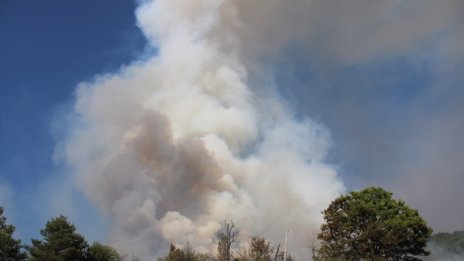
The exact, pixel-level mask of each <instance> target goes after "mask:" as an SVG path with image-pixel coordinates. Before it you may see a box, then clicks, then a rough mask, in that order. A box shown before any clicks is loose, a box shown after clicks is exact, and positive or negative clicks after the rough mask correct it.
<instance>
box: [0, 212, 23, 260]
mask: <svg viewBox="0 0 464 261" xmlns="http://www.w3.org/2000/svg"><path fill="white" fill-rule="evenodd" d="M14 232H15V227H14V226H13V225H8V224H6V218H5V217H4V216H3V208H2V207H0V260H2V261H22V260H26V254H25V253H24V252H23V251H22V245H21V240H19V239H14V238H13V233H14Z"/></svg>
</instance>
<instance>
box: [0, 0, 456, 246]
mask: <svg viewBox="0 0 464 261" xmlns="http://www.w3.org/2000/svg"><path fill="white" fill-rule="evenodd" d="M456 3H457V2H454V1H443V2H442V3H441V4H438V5H439V6H438V7H439V8H438V9H436V8H434V4H431V2H430V1H427V3H424V4H421V3H420V2H417V1H415V2H413V3H412V4H411V6H408V5H407V4H404V5H402V6H400V8H403V9H401V10H400V11H398V13H395V14H403V12H401V11H404V12H405V13H406V14H407V15H404V16H401V15H399V16H400V18H398V19H396V20H395V19H394V17H393V18H392V17H391V15H387V13H388V12H387V11H379V10H378V8H379V7H375V6H374V7H371V6H368V5H363V6H362V8H366V10H371V11H372V10H373V13H376V12H378V13H380V14H382V15H384V16H385V17H383V16H382V17H381V18H384V20H382V19H381V18H377V17H375V15H372V16H369V17H367V16H366V20H367V21H365V22H364V21H361V22H360V23H356V22H353V23H351V21H352V20H356V19H354V18H353V17H354V16H355V15H356V12H354V11H352V10H351V11H350V10H346V11H345V10H344V9H343V12H340V13H342V15H340V13H339V12H337V10H338V9H336V8H333V10H332V9H330V10H329V11H327V15H326V16H324V17H322V18H318V19H319V20H318V19H316V18H314V21H316V22H318V25H319V26H321V25H323V26H321V27H322V28H325V29H326V31H325V30H321V29H320V28H317V29H314V28H312V27H311V26H309V24H310V23H312V20H310V21H307V20H306V18H301V19H300V20H298V19H297V18H295V19H297V20H296V21H299V22H301V21H303V22H302V24H303V25H302V26H301V27H300V26H293V25H294V24H292V20H291V19H288V17H287V16H286V15H285V13H284V14H282V15H280V14H279V15H276V16H272V15H262V17H260V15H257V16H251V15H250V14H247V13H246V12H250V13H252V10H254V9H251V8H249V9H247V10H246V11H244V12H245V15H244V18H243V19H244V22H249V23H250V24H252V25H253V26H254V27H253V28H254V31H253V32H259V33H256V35H259V36H260V37H262V39H267V40H269V39H270V40H269V41H266V42H263V40H262V39H261V38H260V39H255V38H253V37H251V38H250V39H249V40H250V42H251V44H250V45H253V44H256V46H259V49H260V50H261V48H262V50H263V51H262V53H261V52H256V50H255V49H253V48H250V50H251V51H250V52H253V55H261V56H263V57H264V58H262V57H260V59H261V60H262V61H264V63H266V64H267V65H266V66H267V69H268V70H269V71H271V72H273V73H272V75H273V77H274V80H275V82H276V83H277V85H278V88H279V92H280V93H281V94H282V96H283V97H284V98H285V100H286V103H288V104H289V106H290V107H292V108H294V110H295V113H296V115H297V117H301V118H304V117H311V118H312V119H315V120H316V121H317V122H320V123H322V124H323V125H325V126H326V127H327V128H328V129H329V130H330V132H331V134H332V138H333V141H334V145H333V148H332V150H331V152H330V154H329V159H328V160H329V161H330V162H331V163H333V164H336V165H337V166H338V170H339V174H340V176H341V178H342V180H343V181H344V182H345V184H346V185H347V187H348V189H358V188H362V187H365V186H370V185H377V186H383V187H386V188H387V189H389V190H392V191H393V192H395V195H396V196H398V197H401V198H404V199H405V200H406V201H407V202H409V203H411V205H412V206H413V207H415V208H418V209H419V210H420V211H421V212H423V213H424V216H425V217H426V218H427V219H428V220H429V222H430V223H431V224H432V226H434V228H436V229H437V230H456V229H463V227H464V223H463V220H464V211H463V210H461V209H458V207H454V206H453V204H450V203H458V202H459V200H460V198H462V196H464V195H463V192H462V189H461V185H462V184H464V183H463V182H464V177H463V176H464V173H463V171H464V165H463V162H464V158H463V156H462V155H464V153H463V148H464V146H463V145H464V134H463V133H464V105H463V104H464V87H463V85H462V81H463V80H464V78H463V76H462V73H461V72H462V69H463V68H464V57H463V55H464V51H463V48H464V47H463V46H464V42H462V39H464V37H463V38H460V37H461V35H463V32H462V28H464V23H463V17H464V15H463V13H462V12H464V9H459V7H462V5H459V4H456ZM453 5H457V7H454V8H447V7H448V6H449V7H452V6H453ZM276 6H279V5H278V4H276ZM135 7H136V4H135V3H134V2H132V1H127V0H118V1H115V0H111V1H110V0H99V1H90V0H85V1H51V0H46V1H25V0H6V1H5V0H4V1H1V2H0V35H1V39H2V40H1V41H0V71H1V72H2V73H1V77H0V88H1V89H0V93H1V95H0V184H1V185H2V186H0V189H2V190H3V192H2V193H0V203H1V204H4V205H5V206H6V207H7V209H6V215H7V217H8V218H9V220H10V221H11V222H13V223H14V224H16V225H17V228H18V234H19V235H20V236H21V237H22V238H23V239H24V240H25V241H26V242H28V239H29V238H30V237H31V236H37V235H38V230H39V229H40V228H41V227H42V226H43V223H44V222H45V220H47V219H48V218H49V217H51V216H52V215H55V214H57V213H55V212H54V211H55V210H52V209H54V208H51V207H50V206H42V205H41V204H42V203H43V204H48V202H47V203H45V202H41V201H40V199H46V198H47V197H49V196H50V195H55V194H53V193H50V194H47V190H49V188H51V187H53V186H54V185H56V186H63V184H67V182H66V180H67V177H68V176H67V175H66V173H68V172H69V171H72V170H69V169H67V168H66V167H65V166H63V164H60V163H59V162H55V161H54V160H53V155H54V151H55V147H56V145H57V144H58V143H59V142H61V141H62V140H63V139H64V137H63V136H64V135H65V133H66V130H67V126H66V124H67V122H66V121H64V120H63V118H64V117H63V115H66V114H69V113H70V111H71V110H72V106H73V104H74V101H75V93H74V91H75V89H76V86H77V84H78V83H80V82H83V81H89V80H91V79H92V78H93V77H94V76H95V75H97V74H104V73H110V72H115V71H117V70H118V69H119V68H120V67H121V66H122V65H124V64H128V63H130V62H131V61H133V60H135V59H137V58H138V57H140V56H141V55H142V54H144V51H145V50H146V45H147V42H146V40H145V38H144V36H143V35H142V33H141V31H140V30H139V28H138V27H137V25H136V20H135V16H134V9H135ZM285 8H288V9H282V10H283V11H287V12H290V11H291V7H285ZM369 8H372V9H369ZM250 10H251V11H250ZM270 10H271V11H270V12H277V11H275V10H274V11H272V9H270ZM289 10H290V11H289ZM324 10H325V9H324ZM411 10H412V11H411ZM414 10H419V11H417V12H416V11H414ZM434 10H437V11H436V12H434ZM450 10H455V11H453V12H452V11H450ZM456 10H457V11H456ZM263 12H265V11H263ZM408 12H410V13H408ZM290 13H291V12H290ZM428 13H434V14H435V15H436V16H437V17H439V18H440V16H441V18H442V19H435V18H434V19H432V18H430V19H427V18H426V15H424V14H428ZM388 14H389V13H388ZM247 15H248V16H247ZM287 15H288V14H287ZM271 16H272V17H276V18H275V21H276V22H275V23H276V24H277V23H278V24H277V25H278V26H276V24H274V20H273V21H268V20H266V19H268V18H266V17H271ZM263 17H264V18H263ZM405 17H407V18H405ZM443 17H444V18H443ZM456 17H457V18H456ZM332 18H333V19H332ZM247 19H248V20H247ZM279 19H280V20H279ZM369 19H370V21H375V22H376V23H372V25H371V23H369ZM263 21H264V22H263ZM345 21H349V23H345ZM424 21H425V22H424ZM350 23H351V24H350ZM366 23H367V24H368V25H369V26H372V28H371V27H369V26H366V25H365V24H366ZM395 23H398V24H395ZM289 24H290V26H289ZM346 24H348V25H346ZM345 25H346V27H344V26H345ZM350 25H351V26H352V27H350ZM361 25H362V26H361ZM403 25H404V26H403ZM268 27H271V28H273V29H271V30H270V29H269V28H268ZM306 27H308V28H309V29H308V28H306ZM353 27H355V28H356V29H352V28H353ZM358 27H359V28H361V27H362V29H358ZM289 28H290V29H289ZM392 28H393V29H392ZM286 29H289V30H286ZM292 30H295V31H296V30H300V31H297V32H299V33H298V34H295V35H292V33H291V32H290V31H292ZM350 30H353V31H352V32H351V31H350ZM281 31H285V33H281ZM377 31H378V32H379V33H378V35H377V34H376V33H375V32H377ZM300 32H302V33H300ZM345 32H349V34H350V36H351V35H354V36H353V37H348V36H346V35H345ZM279 34H282V35H283V36H282V37H281V38H282V39H284V38H288V39H290V40H289V41H290V43H283V42H284V41H283V40H282V39H281V38H278V37H277V36H275V35H279ZM244 35H246V36H247V37H250V36H249V35H250V34H245V33H244ZM288 36H290V37H288ZM358 38H359V39H358ZM353 39H354V40H353ZM358 40H359V42H357V41H358ZM460 44H462V45H460ZM69 188H70V189H72V186H70V187H66V186H65V187H64V188H63V189H69ZM55 189H59V188H55ZM71 193H72V194H73V195H74V196H73V197H72V198H73V200H72V201H71V202H70V203H72V204H75V206H78V207H73V209H79V211H85V212H87V213H89V214H88V215H81V214H78V213H76V210H73V211H71V210H69V212H66V210H64V211H65V212H66V213H65V214H67V215H70V216H71V217H73V216H75V217H76V220H73V221H74V222H76V223H77V224H78V226H80V228H81V229H82V230H83V231H84V233H86V234H88V235H89V237H90V238H92V239H99V240H104V235H103V236H102V235H100V234H99V233H104V232H105V231H106V226H107V225H105V222H109V221H108V220H107V219H105V218H104V217H102V216H101V215H100V214H99V212H98V211H97V210H96V209H94V208H93V207H92V205H91V204H90V203H89V202H88V201H87V200H86V199H85V197H84V196H83V195H81V194H80V192H78V191H73V192H71ZM38 199H39V200H38ZM2 201H3V202H2ZM450 201H451V202H450ZM8 207H10V208H8ZM443 213H449V214H446V215H444V214H443ZM95 224H97V225H95ZM95 226H97V227H99V229H98V230H94V229H93V227H95Z"/></svg>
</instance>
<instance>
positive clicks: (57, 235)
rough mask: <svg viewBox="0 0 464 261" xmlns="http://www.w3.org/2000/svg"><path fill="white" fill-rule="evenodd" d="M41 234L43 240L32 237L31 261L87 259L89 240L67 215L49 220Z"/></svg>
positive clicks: (74, 260) (75, 260)
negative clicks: (69, 220) (79, 232)
mask: <svg viewBox="0 0 464 261" xmlns="http://www.w3.org/2000/svg"><path fill="white" fill-rule="evenodd" d="M40 234H41V235H42V237H43V240H37V239H32V246H31V247H30V248H29V252H30V255H31V257H30V260H31V261H81V260H82V261H84V260H86V249H87V247H88V245H87V242H86V241H85V239H84V237H83V236H81V235H80V234H78V233H77V232H76V228H75V227H74V225H73V224H71V223H69V222H68V219H67V218H66V217H65V216H59V217H57V218H54V219H51V220H50V221H48V222H47V224H46V226H45V228H44V229H42V230H41V231H40Z"/></svg>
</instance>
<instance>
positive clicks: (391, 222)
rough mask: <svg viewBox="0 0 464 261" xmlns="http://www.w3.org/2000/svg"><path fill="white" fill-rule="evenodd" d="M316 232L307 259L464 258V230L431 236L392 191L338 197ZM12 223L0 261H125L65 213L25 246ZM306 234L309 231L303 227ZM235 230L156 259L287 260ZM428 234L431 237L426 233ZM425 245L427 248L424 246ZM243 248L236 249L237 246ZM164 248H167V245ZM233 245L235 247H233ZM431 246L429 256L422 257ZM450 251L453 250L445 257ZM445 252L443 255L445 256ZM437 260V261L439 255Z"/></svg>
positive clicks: (0, 242) (3, 228) (0, 231)
mask: <svg viewBox="0 0 464 261" xmlns="http://www.w3.org/2000/svg"><path fill="white" fill-rule="evenodd" d="M323 215H324V220H325V222H324V223H323V224H322V225H321V229H320V232H319V233H317V234H314V235H312V236H310V235H308V242H306V243H307V245H308V247H309V250H310V251H308V256H307V258H304V259H312V260H421V258H424V257H425V259H427V260H464V259H459V258H460V256H461V255H462V254H463V253H464V232H463V231H457V232H454V233H438V234H434V235H432V229H431V228H430V227H428V226H427V223H426V222H425V220H423V219H422V217H421V216H420V215H419V212H418V211H417V210H415V209H412V208H410V207H409V206H407V205H406V203H405V202H404V201H402V200H397V199H393V198H392V193H390V192H388V191H385V190H383V189H382V188H377V187H371V188H366V189H363V190H360V191H353V192H350V193H348V194H346V195H341V196H340V197H338V198H337V199H335V200H334V201H332V202H331V204H330V205H329V206H328V207H327V209H325V210H324V211H323ZM14 231H15V227H14V226H13V225H9V224H7V223H6V218H5V217H4V216H3V208H1V207H0V261H17V260H18V261H25V260H28V261H124V260H126V261H128V260H133V261H135V260H138V259H137V257H135V256H134V257H132V256H129V257H127V256H123V255H121V254H120V253H118V251H117V250H116V249H114V248H112V247H110V246H106V245H103V244H100V243H93V244H92V245H89V244H88V243H87V241H86V240H85V238H84V237H83V236H82V235H80V234H79V233H78V232H77V231H76V228H75V226H74V225H73V224H72V223H70V222H69V221H68V219H67V218H66V217H64V216H59V217H56V218H52V219H51V220H49V221H48V222H47V224H46V225H45V228H44V229H42V230H41V231H40V234H41V236H42V239H40V240H39V239H32V240H31V244H30V245H24V244H22V243H21V241H20V240H19V239H15V238H14V237H13V233H14ZM308 233H309V231H308ZM239 234H240V231H239V229H238V228H237V227H236V226H235V224H234V223H233V222H232V221H228V222H224V224H223V226H222V228H221V230H219V231H218V233H217V235H216V251H215V254H211V253H199V252H197V251H195V250H194V248H193V247H192V246H191V245H190V244H187V245H186V246H185V247H177V246H176V245H173V244H171V246H170V248H169V252H168V254H167V255H166V256H164V257H160V258H158V261H273V260H274V261H283V260H286V261H291V260H293V258H292V256H291V255H290V254H288V253H286V251H283V248H284V249H286V248H285V247H282V246H280V245H272V244H271V243H270V242H269V241H268V240H266V239H265V238H264V237H261V236H252V237H250V238H249V240H248V242H238V241H239ZM431 235H432V236H431ZM427 243H429V247H427ZM238 245H240V246H242V247H241V248H240V249H238V250H237V249H236V247H237V246H238ZM167 247H168V246H167ZM232 249H234V251H232ZM430 250H432V251H433V252H434V253H433V255H432V256H431V258H432V259H429V258H427V256H429V255H430V252H431V251H430ZM449 253H451V254H452V257H451V258H448V257H449V256H451V255H449ZM445 254H446V257H447V258H446V259H445V258H444V257H445ZM456 257H458V259H455V258H456ZM440 258H441V259H440Z"/></svg>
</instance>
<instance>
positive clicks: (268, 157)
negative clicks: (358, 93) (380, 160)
mask: <svg viewBox="0 0 464 261" xmlns="http://www.w3.org/2000/svg"><path fill="white" fill-rule="evenodd" d="M244 4H245V2H237V1H228V0H199V1H191V0H158V1H145V2H144V3H143V4H142V5H141V6H140V7H139V8H138V9H137V12H136V13H137V18H138V23H139V26H140V28H141V29H142V31H143V33H144V34H145V35H146V36H147V39H148V41H149V44H151V45H152V46H154V47H156V48H158V49H159V53H158V54H157V55H154V56H152V57H150V58H148V59H146V60H141V61H136V62H133V63H132V64H131V65H130V66H127V67H125V68H123V69H121V71H120V72H118V73H115V74H112V75H103V76H99V77H97V78H96V79H95V80H94V81H93V82H89V83H82V84H81V85H80V86H79V88H78V90H77V101H76V106H75V111H76V114H77V115H78V119H79V120H78V124H76V127H75V128H74V129H73V131H72V135H71V137H70V138H69V140H68V141H67V143H66V146H65V149H64V153H65V157H66V159H67V162H68V163H69V164H70V165H71V166H73V167H74V169H75V170H76V173H77V174H76V175H77V180H78V183H79V187H80V188H81V189H82V190H83V191H84V193H85V194H86V195H87V196H88V198H89V199H90V200H91V201H92V202H94V204H95V205H96V206H98V207H99V208H100V209H101V210H102V211H104V213H106V214H107V215H108V216H110V217H111V218H112V221H113V225H112V229H111V234H110V238H109V240H110V243H111V244H113V245H114V246H116V247H117V248H118V249H120V250H121V251H122V252H123V253H126V254H134V253H135V254H137V256H138V257H142V258H145V259H148V258H150V259H151V258H153V257H154V256H157V255H161V254H163V253H165V252H164V251H166V250H167V249H168V244H169V243H170V242H172V243H175V244H177V245H181V246H182V245H184V244H185V243H186V242H190V243H192V244H193V246H194V247H195V248H196V249H197V250H199V251H214V250H215V244H214V240H215V234H216V232H217V231H218V230H219V229H220V227H221V224H222V222H223V221H224V220H233V221H234V222H235V224H236V225H237V226H238V227H239V228H240V229H241V230H242V235H243V236H244V239H246V236H247V235H251V234H259V235H263V236H265V237H266V238H268V239H270V240H271V241H273V242H275V243H278V242H282V241H283V238H284V235H285V231H286V230H287V229H290V230H291V236H290V245H291V249H292V251H293V252H292V253H293V254H295V256H296V257H301V258H302V257H303V256H307V255H309V253H308V251H307V249H306V247H305V245H306V244H307V237H308V236H309V235H310V234H311V233H312V232H314V231H316V230H317V229H318V227H319V225H320V223H321V221H322V216H321V210H322V209H324V208H325V207H326V206H327V205H328V204H329V202H330V201H331V200H332V199H333V198H335V197H336V196H338V195H339V194H340V193H342V192H343V191H344V186H343V184H342V182H341V181H340V180H339V179H338V178H337V173H336V170H335V168H334V167H333V166H331V165H330V164H328V163H326V161H325V158H326V154H327V152H328V150H329V148H330V146H331V137H330V134H329V133H328V131H327V130H326V129H325V128H324V127H323V126H321V125H320V124H317V123H315V122H313V121H311V120H310V119H303V120H297V119H296V118H295V117H294V115H293V113H292V111H291V110H290V109H289V108H288V107H287V106H286V105H285V104H284V103H283V102H282V101H281V99H280V98H279V96H278V95H277V92H276V91H275V86H274V84H273V81H272V77H270V76H269V75H267V74H266V73H265V70H261V69H260V68H259V63H257V62H254V61H253V59H254V58H253V57H251V56H250V57H247V58H244V57H246V56H245V54H246V53H247V52H248V49H247V48H244V46H245V45H246V44H247V43H246V42H243V40H242V39H246V38H245V37H244V35H243V33H242V32H241V30H243V27H244V26H246V24H244V23H243V21H242V19H241V15H246V14H242V11H244V9H246V8H245V7H243V5H244ZM239 9H240V10H239ZM242 37H243V38H242Z"/></svg>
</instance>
